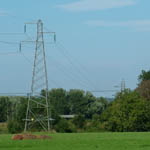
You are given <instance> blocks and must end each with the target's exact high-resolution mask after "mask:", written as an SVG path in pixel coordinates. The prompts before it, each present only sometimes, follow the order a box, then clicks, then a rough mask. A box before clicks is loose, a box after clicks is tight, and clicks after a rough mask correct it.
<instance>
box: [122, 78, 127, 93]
mask: <svg viewBox="0 0 150 150" xmlns="http://www.w3.org/2000/svg"><path fill="white" fill-rule="evenodd" d="M125 89H126V83H125V80H124V79H123V80H122V81H121V93H124V92H125Z"/></svg>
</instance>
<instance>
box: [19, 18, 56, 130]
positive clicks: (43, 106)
mask: <svg viewBox="0 0 150 150" xmlns="http://www.w3.org/2000/svg"><path fill="white" fill-rule="evenodd" d="M27 24H35V25H36V26H37V38H36V41H22V42H21V43H20V51H21V45H22V43H24V42H33V43H35V45H36V46H35V56H34V64H33V73H32V84H31V93H29V94H28V104H27V111H26V119H25V129H24V131H25V132H26V131H27V130H29V129H31V128H32V127H34V126H36V125H37V126H39V125H40V126H41V127H42V128H43V129H44V130H45V131H49V130H50V128H51V125H50V122H51V113H50V103H49V100H48V75H47V66H46V57H45V47H44V34H54V41H55V39H56V35H55V32H44V31H43V23H42V21H41V20H38V21H37V22H36V23H25V27H24V32H26V26H27ZM42 90H43V94H42V95H41V91H42Z"/></svg>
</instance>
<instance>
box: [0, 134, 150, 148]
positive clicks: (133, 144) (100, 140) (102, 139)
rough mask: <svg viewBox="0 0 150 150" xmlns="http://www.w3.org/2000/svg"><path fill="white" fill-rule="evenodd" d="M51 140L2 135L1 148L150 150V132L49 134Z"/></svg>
mask: <svg viewBox="0 0 150 150" xmlns="http://www.w3.org/2000/svg"><path fill="white" fill-rule="evenodd" d="M49 135H50V136H51V137H52V139H51V140H24V141H13V140H11V136H12V135H6V134H5V135H0V150H150V133H73V134H58V133H56V134H49Z"/></svg>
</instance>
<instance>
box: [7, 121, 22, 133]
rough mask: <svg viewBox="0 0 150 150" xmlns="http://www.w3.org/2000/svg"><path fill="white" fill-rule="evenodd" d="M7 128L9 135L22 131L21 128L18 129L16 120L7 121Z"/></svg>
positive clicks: (18, 125)
mask: <svg viewBox="0 0 150 150" xmlns="http://www.w3.org/2000/svg"><path fill="white" fill-rule="evenodd" d="M7 127H8V132H9V133H11V134H14V133H19V132H21V131H22V128H21V127H20V124H19V122H18V121H17V120H9V121H8V125H7Z"/></svg>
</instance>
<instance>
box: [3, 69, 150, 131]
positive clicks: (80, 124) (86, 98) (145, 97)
mask: <svg viewBox="0 0 150 150" xmlns="http://www.w3.org/2000/svg"><path fill="white" fill-rule="evenodd" d="M43 94H44V91H42V92H41V95H43ZM15 98H16V100H14V99H15ZM15 98H14V97H13V99H12V98H11V97H10V98H8V97H1V98H0V122H7V125H8V130H9V132H11V133H15V132H21V131H23V129H24V120H23V119H24V118H25V115H26V108H27V101H28V99H27V98H25V97H15ZM48 100H49V103H50V108H51V115H52V118H53V119H54V121H52V129H53V130H55V131H56V132H105V131H112V132H141V131H150V71H142V73H141V74H140V76H139V78H138V85H137V88H136V89H135V90H132V91H131V90H130V89H126V90H125V91H122V92H120V93H116V96H115V99H114V100H113V101H112V102H109V101H108V100H107V99H105V98H103V97H99V98H97V97H95V96H94V95H92V93H90V92H84V91H83V90H75V89H74V90H70V91H66V90H64V89H52V90H51V91H49V97H48ZM60 115H75V117H74V118H72V119H63V118H61V117H60ZM37 130H38V131H40V130H41V129H40V128H38V127H37V126H36V127H34V131H37Z"/></svg>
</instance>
